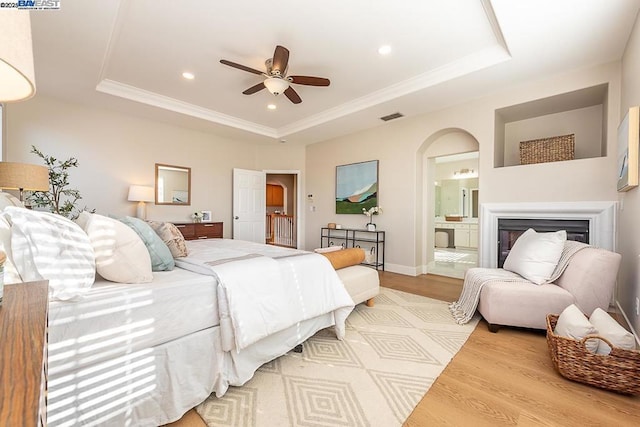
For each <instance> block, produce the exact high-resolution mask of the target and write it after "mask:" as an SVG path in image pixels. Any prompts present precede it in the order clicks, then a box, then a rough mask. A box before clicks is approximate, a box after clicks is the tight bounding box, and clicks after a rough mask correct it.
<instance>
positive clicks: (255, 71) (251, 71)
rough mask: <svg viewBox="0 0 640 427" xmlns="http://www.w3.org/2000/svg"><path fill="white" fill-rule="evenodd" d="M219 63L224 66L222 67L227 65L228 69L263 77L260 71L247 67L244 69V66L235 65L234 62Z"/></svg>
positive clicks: (221, 61)
mask: <svg viewBox="0 0 640 427" xmlns="http://www.w3.org/2000/svg"><path fill="white" fill-rule="evenodd" d="M220 63H221V64H224V65H228V66H229V67H233V68H237V69H239V70H242V71H248V72H249V73H253V74H259V75H263V74H264V73H263V72H262V71H258V70H256V69H254V68H249V67H246V66H244V65H240V64H236V63H235V62H231V61H227V60H226V59H221V60H220Z"/></svg>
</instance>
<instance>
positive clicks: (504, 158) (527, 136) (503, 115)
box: [494, 84, 609, 168]
mask: <svg viewBox="0 0 640 427" xmlns="http://www.w3.org/2000/svg"><path fill="white" fill-rule="evenodd" d="M608 89H609V85H608V84H602V85H598V86H592V87H588V88H584V89H579V90H576V91H573V92H567V93H563V94H559V95H554V96H550V97H548V98H542V99H537V100H534V101H530V102H525V103H522V104H518V105H511V106H509V107H504V108H500V109H498V110H496V111H495V136H494V138H495V144H494V147H495V151H494V167H496V168H500V167H505V166H516V165H520V142H521V141H529V140H532V139H541V138H549V137H553V136H559V135H567V134H575V159H576V160H578V159H588V158H593V157H605V156H606V155H607V94H608Z"/></svg>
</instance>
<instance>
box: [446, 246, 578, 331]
mask: <svg viewBox="0 0 640 427" xmlns="http://www.w3.org/2000/svg"><path fill="white" fill-rule="evenodd" d="M587 247H589V245H587V244H585V243H581V242H575V241H573V240H567V241H566V242H565V244H564V248H563V249H562V254H561V255H560V260H559V261H558V264H557V265H556V268H555V269H554V271H553V274H552V275H551V277H550V278H549V280H547V281H546V283H551V282H554V281H555V280H557V279H558V278H559V277H560V276H561V275H562V273H564V270H565V269H566V268H567V266H568V265H569V261H570V260H571V257H572V256H573V255H575V254H576V252H578V251H580V250H581V249H584V248H587ZM494 281H501V282H521V283H522V282H525V283H529V281H528V280H527V279H525V278H523V277H522V276H520V275H518V274H516V273H512V272H511V271H507V270H503V269H501V268H470V269H469V270H467V273H466V274H465V276H464V284H463V285H462V293H461V294H460V298H459V299H458V301H454V302H452V303H451V304H450V305H449V311H451V314H452V315H453V318H454V320H455V321H456V322H457V323H458V324H460V325H464V324H465V323H467V322H468V321H469V320H471V318H472V317H473V315H474V313H475V312H476V308H478V302H479V301H480V293H481V292H482V288H483V287H484V285H486V284H487V283H490V282H494Z"/></svg>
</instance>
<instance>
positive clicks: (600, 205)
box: [478, 201, 617, 268]
mask: <svg viewBox="0 0 640 427" xmlns="http://www.w3.org/2000/svg"><path fill="white" fill-rule="evenodd" d="M616 207H617V202H614V201H604V202H601V201H596V202H548V203H545V202H540V203H483V204H482V205H481V212H480V233H481V234H480V248H479V253H478V260H479V265H480V267H487V268H496V267H497V266H498V263H499V255H498V240H499V236H498V220H499V219H540V220H575V221H580V220H583V221H588V224H589V225H588V238H589V244H590V245H592V246H595V247H598V248H603V249H608V250H610V251H615V247H616V240H615V236H616ZM539 231H543V230H539Z"/></svg>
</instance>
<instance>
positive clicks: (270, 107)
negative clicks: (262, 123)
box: [267, 104, 278, 110]
mask: <svg viewBox="0 0 640 427" xmlns="http://www.w3.org/2000/svg"><path fill="white" fill-rule="evenodd" d="M267 108H268V109H269V110H275V109H276V108H278V107H276V104H269V105H267Z"/></svg>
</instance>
